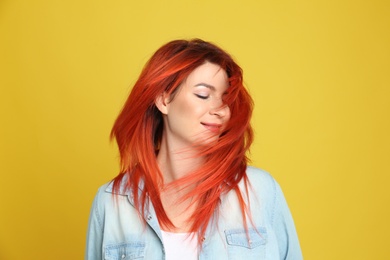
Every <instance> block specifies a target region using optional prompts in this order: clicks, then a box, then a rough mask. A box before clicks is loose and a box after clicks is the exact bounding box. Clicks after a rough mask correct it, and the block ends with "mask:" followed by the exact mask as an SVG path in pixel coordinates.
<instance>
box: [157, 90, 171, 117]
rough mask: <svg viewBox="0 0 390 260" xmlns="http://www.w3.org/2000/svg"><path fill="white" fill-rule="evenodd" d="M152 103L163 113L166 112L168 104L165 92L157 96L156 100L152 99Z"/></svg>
mask: <svg viewBox="0 0 390 260" xmlns="http://www.w3.org/2000/svg"><path fill="white" fill-rule="evenodd" d="M154 104H155V105H156V107H157V108H158V110H160V112H161V113H162V114H163V115H167V114H168V106H169V105H168V98H167V95H166V93H165V92H164V93H162V94H161V95H158V96H157V98H156V100H155V101H154Z"/></svg>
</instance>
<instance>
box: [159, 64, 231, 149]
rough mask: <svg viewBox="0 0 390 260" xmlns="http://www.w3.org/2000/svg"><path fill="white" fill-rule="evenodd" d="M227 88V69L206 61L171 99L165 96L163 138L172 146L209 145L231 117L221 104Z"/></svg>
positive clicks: (216, 138)
mask: <svg viewBox="0 0 390 260" xmlns="http://www.w3.org/2000/svg"><path fill="white" fill-rule="evenodd" d="M228 87H229V82H228V77H227V74H226V71H225V70H223V69H222V68H221V67H220V66H218V65H216V64H213V63H210V62H206V63H204V64H202V65H200V66H199V67H197V68H196V69H195V70H193V71H192V72H191V73H190V74H189V75H188V77H187V79H186V80H185V81H184V82H183V83H182V84H181V85H180V86H179V88H178V90H177V92H176V93H175V95H174V98H173V100H170V99H169V97H167V98H166V99H165V102H164V103H165V104H164V106H165V107H164V108H163V110H161V109H160V111H161V112H163V114H165V116H164V133H163V134H164V137H165V138H167V141H168V142H169V143H170V144H171V145H174V146H175V147H178V148H179V147H187V146H188V145H193V144H200V145H203V144H209V143H212V142H214V141H216V140H218V138H219V135H220V134H221V132H222V130H223V129H224V128H225V126H226V123H227V122H228V120H229V119H230V109H229V107H228V106H227V105H225V104H224V103H223V97H224V95H225V94H226V91H227V89H228Z"/></svg>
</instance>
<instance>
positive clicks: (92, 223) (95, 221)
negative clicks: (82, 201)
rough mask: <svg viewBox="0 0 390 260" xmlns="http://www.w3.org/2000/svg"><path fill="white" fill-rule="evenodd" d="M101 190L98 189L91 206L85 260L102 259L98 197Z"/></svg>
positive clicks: (100, 213) (101, 232)
mask: <svg viewBox="0 0 390 260" xmlns="http://www.w3.org/2000/svg"><path fill="white" fill-rule="evenodd" d="M101 193H102V189H101V188H100V189H99V191H98V193H97V194H96V196H95V199H94V201H93V204H92V208H91V212H90V216H89V222H88V231H87V243H86V250H85V259H86V260H92V259H93V260H98V259H102V243H103V218H104V216H103V210H102V205H101V203H102V202H101V200H100V199H99V198H100V195H101Z"/></svg>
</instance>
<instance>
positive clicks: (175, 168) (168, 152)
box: [157, 140, 204, 184]
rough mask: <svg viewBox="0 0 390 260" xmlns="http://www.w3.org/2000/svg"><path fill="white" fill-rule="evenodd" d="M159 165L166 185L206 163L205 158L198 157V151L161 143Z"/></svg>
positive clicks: (164, 142) (158, 157) (158, 156)
mask: <svg viewBox="0 0 390 260" xmlns="http://www.w3.org/2000/svg"><path fill="white" fill-rule="evenodd" d="M157 163H158V165H159V167H160V170H161V173H162V174H163V177H164V184H168V183H170V182H172V181H175V180H178V179H180V178H182V177H184V176H186V175H187V174H189V173H190V172H192V171H194V170H196V169H197V168H199V167H200V166H201V165H202V164H203V163H204V158H203V157H199V156H197V155H196V150H195V149H191V148H184V149H183V148H180V147H174V146H172V145H170V144H169V143H168V142H166V141H164V140H163V141H162V142H161V146H160V150H159V153H158V155H157Z"/></svg>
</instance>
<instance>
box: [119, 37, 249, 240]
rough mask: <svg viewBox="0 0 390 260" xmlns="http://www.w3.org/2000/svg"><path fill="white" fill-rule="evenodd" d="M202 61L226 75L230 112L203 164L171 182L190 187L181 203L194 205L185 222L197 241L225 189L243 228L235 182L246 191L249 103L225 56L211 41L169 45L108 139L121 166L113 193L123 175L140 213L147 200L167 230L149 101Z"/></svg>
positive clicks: (157, 128) (158, 133) (154, 115)
mask: <svg viewBox="0 0 390 260" xmlns="http://www.w3.org/2000/svg"><path fill="white" fill-rule="evenodd" d="M205 62H211V63H214V64H217V65H219V66H220V67H221V68H222V69H224V70H225V71H226V73H227V75H228V80H229V88H228V92H227V95H226V99H225V103H226V104H227V105H228V106H229V108H230V111H231V118H230V120H229V122H228V124H227V126H226V128H225V130H224V132H223V133H222V134H221V136H220V138H219V140H218V142H217V143H216V144H215V145H213V146H210V147H207V148H205V149H203V150H202V151H201V152H200V153H199V156H204V157H205V158H206V160H205V164H204V165H202V166H201V167H199V169H198V170H196V171H195V172H193V173H191V174H189V175H188V176H186V177H184V178H182V179H180V180H178V181H177V183H176V184H180V185H184V186H187V185H188V186H190V185H193V184H196V185H195V187H196V188H195V189H193V190H192V191H191V192H189V193H187V194H186V195H185V196H184V197H183V198H182V199H183V200H185V199H187V198H189V197H193V199H194V201H197V202H198V204H197V209H196V210H195V211H194V213H193V214H192V216H191V217H190V219H189V220H188V221H189V222H188V223H190V225H191V229H190V230H191V232H197V233H198V235H199V236H198V237H199V238H202V237H203V235H204V233H205V230H206V228H207V225H208V223H209V221H210V219H211V218H212V217H217V214H216V213H217V212H218V211H217V209H218V206H219V202H220V196H221V195H223V194H225V193H227V192H228V191H231V190H233V191H235V192H236V194H237V196H238V199H239V201H240V206H241V213H242V215H243V225H244V227H245V228H247V222H246V217H245V215H246V213H248V211H247V205H246V204H245V202H244V200H243V196H242V193H241V191H240V190H239V188H238V183H239V182H240V181H241V180H244V182H245V187H246V189H247V178H246V174H245V171H246V166H247V162H248V158H247V156H246V153H247V151H248V149H249V147H250V145H251V143H252V139H253V132H252V128H251V126H250V118H251V114H252V106H253V102H252V99H251V97H250V96H249V94H248V92H247V90H246V89H245V88H244V86H243V78H242V70H241V68H240V67H239V66H238V65H237V64H236V63H235V62H234V60H233V59H232V58H231V56H230V55H229V54H228V53H226V52H225V51H223V50H222V49H221V48H219V47H217V46H216V45H214V44H212V43H209V42H206V41H203V40H200V39H194V40H190V41H187V40H175V41H171V42H169V43H167V44H165V45H163V46H162V47H161V48H159V49H158V50H157V51H156V53H154V55H153V56H152V57H151V58H150V60H149V61H148V62H147V64H146V65H145V67H144V69H143V71H142V72H141V75H140V76H139V78H138V80H137V82H136V83H135V85H134V87H133V88H132V91H131V93H130V95H129V97H128V99H127V101H126V103H125V104H124V106H123V109H122V111H121V112H120V114H119V116H118V118H117V119H116V121H115V123H114V126H113V128H112V131H111V138H115V140H116V142H117V143H118V147H119V152H120V165H121V169H120V173H119V175H118V176H117V177H116V178H115V179H114V193H115V191H117V190H119V188H120V185H121V183H122V181H123V178H124V177H125V176H126V178H125V180H126V183H125V186H124V188H125V189H129V190H130V191H131V192H132V193H133V197H134V202H135V207H136V208H137V209H138V210H139V213H140V215H143V212H145V211H144V209H145V203H146V202H147V201H148V200H150V202H151V203H152V204H153V207H154V209H155V212H156V214H157V218H158V219H159V221H160V223H162V224H164V225H165V226H168V227H173V224H172V222H171V221H170V219H169V218H168V217H167V214H166V212H165V211H164V208H163V205H162V203H161V200H160V193H159V190H160V187H162V185H163V177H162V174H161V172H160V170H159V167H158V165H157V160H156V153H157V152H156V150H157V149H158V146H159V143H160V141H161V137H162V129H163V125H162V124H163V120H162V115H161V112H160V111H159V110H158V109H157V107H156V106H155V100H156V98H157V97H158V96H159V95H161V94H162V93H164V92H165V93H168V94H171V95H174V94H175V91H176V89H177V88H178V87H179V85H180V83H182V82H183V81H184V80H185V79H186V77H187V76H188V75H189V74H190V73H191V72H192V71H193V70H194V69H195V68H197V67H198V66H200V65H202V64H203V63H205ZM139 188H141V189H140V190H141V192H140V191H139ZM249 217H250V216H249Z"/></svg>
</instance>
